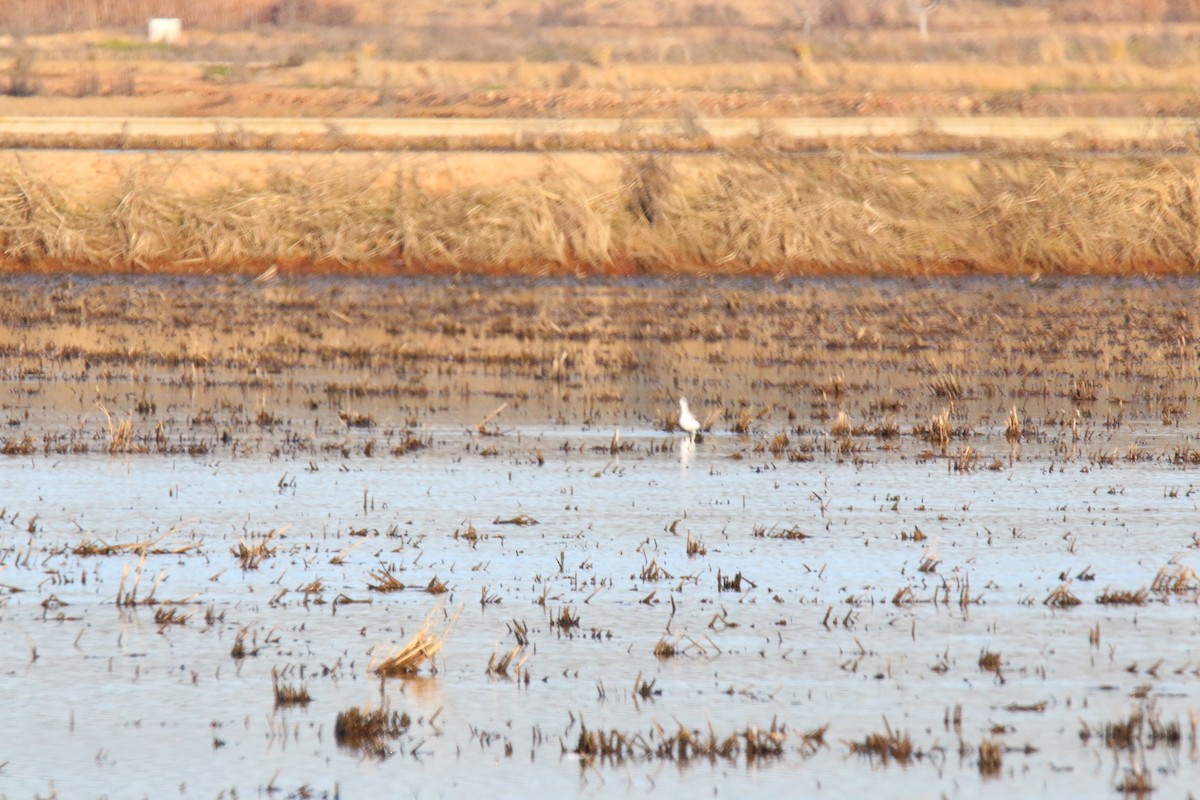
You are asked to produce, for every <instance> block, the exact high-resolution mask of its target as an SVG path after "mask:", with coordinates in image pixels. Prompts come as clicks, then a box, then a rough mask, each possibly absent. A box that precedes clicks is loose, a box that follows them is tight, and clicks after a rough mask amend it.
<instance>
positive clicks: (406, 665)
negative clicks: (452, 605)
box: [368, 609, 461, 678]
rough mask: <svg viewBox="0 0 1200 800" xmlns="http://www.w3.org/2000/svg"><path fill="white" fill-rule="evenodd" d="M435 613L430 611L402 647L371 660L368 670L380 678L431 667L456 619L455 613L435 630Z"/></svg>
mask: <svg viewBox="0 0 1200 800" xmlns="http://www.w3.org/2000/svg"><path fill="white" fill-rule="evenodd" d="M460 611H461V609H460ZM436 613H437V612H436V611H434V612H431V613H430V615H429V616H428V617H426V618H425V622H424V623H423V624H422V625H421V627H420V629H419V630H417V632H416V633H414V634H413V635H412V637H410V638H409V640H408V642H406V643H405V644H404V646H403V647H400V648H399V649H396V650H394V651H393V652H392V653H391V654H389V655H387V656H385V657H384V658H381V659H379V660H377V661H373V662H372V663H371V665H370V666H369V667H368V670H369V671H370V672H372V673H374V674H376V675H379V676H380V677H382V678H410V677H412V676H414V675H416V674H417V673H418V672H419V671H420V669H421V667H422V666H424V665H425V664H429V665H430V666H431V668H432V667H433V664H434V657H435V656H437V654H438V653H439V652H440V651H441V649H442V643H443V642H444V641H445V639H446V637H447V636H448V635H449V634H450V630H451V629H452V628H453V627H454V623H455V622H456V621H457V620H458V614H457V613H456V614H455V615H454V616H453V617H451V618H450V619H449V620H448V621H447V623H446V626H445V627H444V628H443V629H442V630H441V631H435V630H434V629H433V628H434V626H433V616H434V614H436Z"/></svg>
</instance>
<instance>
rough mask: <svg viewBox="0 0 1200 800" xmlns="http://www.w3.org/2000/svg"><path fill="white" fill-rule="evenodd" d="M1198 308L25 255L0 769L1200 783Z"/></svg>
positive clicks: (6, 789) (509, 782)
mask: <svg viewBox="0 0 1200 800" xmlns="http://www.w3.org/2000/svg"><path fill="white" fill-rule="evenodd" d="M1198 298H1200V282H1196V281H1190V280H1176V281H1160V282H1138V281H1100V280H1091V281H1085V280H1079V281H1062V282H1056V281H1053V280H1050V279H1045V280H1042V281H1037V282H1033V283H1030V282H1029V281H1016V280H977V281H975V280H964V281H955V282H923V281H908V280H894V281H878V280H877V281H833V280H826V281H821V280H812V281H795V282H784V283H771V282H739V283H732V282H731V283H722V282H712V281H700V280H696V281H683V282H678V281H677V282H670V283H665V282H664V283H659V282H646V283H634V282H623V283H612V284H591V285H584V284H575V283H572V282H567V281H557V282H545V283H534V282H529V281H524V282H504V281H472V280H460V281H455V280H449V279H445V280H432V279H431V280H419V281H418V280H412V281H405V280H399V279H396V280H383V279H372V280H359V281H355V280H342V279H339V280H338V281H336V282H334V281H329V282H325V281H321V280H296V279H282V280H281V279H264V280H262V281H252V280H240V279H237V280H235V279H217V278H211V279H209V278H184V279H176V278H172V279H163V278H128V279H116V278H94V279H93V278H87V279H78V278H69V277H52V278H51V277H33V276H30V277H19V278H6V279H5V280H4V281H3V282H0V319H2V320H3V326H2V327H0V375H2V376H3V380H2V383H0V424H2V425H3V430H2V432H0V452H2V453H3V455H2V456H0V506H2V510H0V624H2V625H3V630H4V632H5V634H6V636H5V639H6V642H7V646H6V647H5V648H4V649H3V651H0V671H2V675H3V681H2V683H0V686H2V688H0V697H2V698H3V701H4V703H3V705H4V708H5V714H4V717H5V722H6V729H5V734H4V736H3V737H0V796H2V797H5V798H32V797H35V796H39V797H49V796H61V797H102V796H107V797H167V796H170V797H189V798H190V797H197V798H216V797H226V798H232V797H242V798H245V797H363V796H381V795H384V794H387V795H389V796H404V797H407V796H412V797H441V796H465V795H467V794H472V795H474V794H483V793H487V794H490V795H499V796H516V795H524V794H527V793H528V792H538V793H539V794H541V795H544V796H555V797H558V796H580V797H609V796H625V795H629V794H635V795H645V794H648V793H650V792H654V793H655V796H662V797H694V796H700V795H704V796H708V795H715V796H728V795H730V794H731V793H734V792H737V791H743V790H744V788H745V787H746V786H748V785H749V786H753V787H754V790H755V791H756V792H759V793H761V794H763V795H764V796H798V795H801V794H803V795H805V796H821V795H825V796H830V797H840V796H865V795H866V794H868V793H870V794H871V795H872V796H877V797H885V798H886V797H895V798H907V797H918V796H919V797H934V796H945V797H962V798H1007V797H1011V796H1040V797H1068V796H1070V797H1075V796H1089V797H1105V796H1120V795H1121V794H1122V793H1124V794H1126V795H1133V796H1144V797H1155V798H1183V797H1189V796H1191V795H1190V792H1192V791H1194V787H1195V785H1196V776H1197V775H1198V774H1200V750H1198V748H1200V742H1198V741H1197V732H1196V725H1197V717H1196V714H1197V710H1198V709H1200V615H1198V614H1197V599H1198V598H1200V576H1198V575H1197V573H1196V572H1195V569H1196V565H1197V562H1198V560H1200V559H1198V555H1197V552H1196V551H1197V549H1198V548H1200V515H1198V514H1197V499H1198V498H1200V494H1198V492H1200V474H1198V472H1197V470H1198V469H1200V467H1198V466H1197V465H1200V444H1198V443H1197V435H1198V434H1200V424H1198V421H1200V415H1198V412H1200V408H1198V406H1197V404H1198V402H1200V361H1198V358H1200V350H1198V347H1197V341H1198V340H1200V320H1198V319H1197V315H1196V310H1195V309H1196V301H1197V299H1198ZM681 396H684V397H687V398H688V400H689V401H690V403H691V406H692V409H693V410H694V411H695V413H696V416H697V417H698V418H699V420H700V421H701V423H702V425H703V429H702V432H701V434H700V435H699V436H698V437H697V440H696V441H694V442H693V441H691V439H690V438H689V437H688V436H687V435H686V434H684V433H683V432H682V431H680V430H679V429H678V425H677V423H678V409H679V404H678V402H679V398H680V397H681Z"/></svg>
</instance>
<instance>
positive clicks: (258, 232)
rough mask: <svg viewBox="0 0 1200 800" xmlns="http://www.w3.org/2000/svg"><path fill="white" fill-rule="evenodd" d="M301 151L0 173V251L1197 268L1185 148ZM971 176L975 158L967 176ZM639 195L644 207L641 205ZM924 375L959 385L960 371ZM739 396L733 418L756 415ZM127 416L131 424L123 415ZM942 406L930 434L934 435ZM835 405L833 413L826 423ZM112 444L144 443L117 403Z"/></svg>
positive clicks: (402, 260) (350, 261)
mask: <svg viewBox="0 0 1200 800" xmlns="http://www.w3.org/2000/svg"><path fill="white" fill-rule="evenodd" d="M380 177H381V176H380V174H373V173H369V172H367V173H364V172H362V171H357V172H354V173H351V172H348V171H338V170H336V169H328V170H310V171H307V172H300V173H287V174H284V173H279V174H276V175H273V176H272V177H271V178H270V179H269V180H268V181H267V183H266V184H265V185H263V186H258V187H256V186H250V185H237V184H234V185H230V186H227V187H226V188H223V189H220V190H216V191H213V192H211V193H207V194H203V193H201V194H196V195H189V194H185V193H182V192H179V191H172V190H169V189H168V188H166V185H165V183H164V182H163V181H162V180H161V176H156V175H155V174H153V173H152V172H139V171H131V172H129V173H127V174H126V175H124V176H123V177H122V178H121V180H120V181H119V186H118V188H117V190H116V191H115V192H114V194H113V195H112V196H109V197H107V198H100V199H97V200H94V201H93V202H91V203H87V204H84V203H80V202H76V201H68V200H67V199H66V198H65V197H64V196H63V195H62V193H61V192H59V191H58V190H57V189H56V188H55V187H54V185H53V184H51V183H49V182H47V181H44V180H40V179H38V178H35V177H33V176H31V175H29V174H24V173H20V172H16V173H14V172H9V173H6V174H4V175H0V229H2V230H4V232H5V234H4V236H3V237H2V239H0V261H3V262H4V263H5V264H6V265H7V266H10V267H15V268H20V267H25V268H32V267H35V266H36V267H39V268H45V267H46V266H47V265H54V264H61V265H68V266H72V267H77V268H91V269H111V268H113V267H114V266H123V267H127V268H140V269H163V270H183V271H195V270H201V269H211V268H216V269H226V270H255V271H256V274H257V271H261V270H262V269H263V268H264V267H266V266H269V265H272V264H275V265H279V267H280V269H298V268H301V267H303V266H304V265H314V266H319V267H321V268H324V269H335V270H346V269H355V270H371V269H376V270H378V269H388V270H394V269H397V268H400V269H405V270H410V271H418V272H429V271H460V270H467V271H482V272H494V273H525V274H528V273H538V274H541V273H545V272H556V273H560V274H574V273H579V272H583V273H593V274H610V273H623V274H628V273H630V272H646V271H649V272H655V273H673V272H677V271H680V270H686V271H695V270H699V271H712V270H718V269H719V271H721V272H722V273H731V272H732V273H748V272H751V273H769V274H827V273H834V272H851V273H869V274H928V273H931V272H934V273H958V272H964V271H965V272H988V273H1006V274H1032V273H1039V272H1041V273H1047V272H1061V273H1091V274H1121V273H1128V272H1153V273H1164V272H1172V273H1174V272H1191V271H1193V270H1194V265H1195V264H1196V263H1200V251H1198V250H1197V246H1196V244H1195V241H1194V237H1193V231H1194V227H1195V225H1196V221H1197V219H1200V205H1197V203H1200V200H1196V201H1194V200H1193V198H1200V170H1196V169H1192V168H1190V167H1189V166H1188V165H1187V164H1186V163H1184V162H1167V161H1161V162H1147V161H1132V160H1130V161H1122V162H1119V163H1115V164H1105V165H1096V164H1091V163H1088V162H1083V161H1076V162H1071V161H1070V160H1069V159H1067V160H1066V162H1065V163H1063V162H1057V163H1056V162H1050V161H1048V160H1037V159H1031V160H1029V161H1025V162H1021V163H1016V164H1013V163H1007V162H999V161H989V160H983V161H981V162H979V164H978V168H977V169H974V170H972V171H971V172H970V173H969V175H954V174H953V172H952V171H951V170H948V169H947V168H944V167H934V168H929V167H922V168H916V167H913V166H912V165H910V164H906V163H903V162H897V161H893V160H890V159H887V158H882V157H874V156H840V157H826V158H814V159H805V160H804V162H803V164H802V165H800V164H797V163H794V162H792V161H789V160H785V159H779V158H773V157H770V156H762V155H744V156H741V157H735V158H730V159H727V160H725V161H722V162H721V163H720V165H719V166H712V167H709V168H707V169H704V170H700V171H698V172H696V174H694V175H690V177H688V178H686V179H684V178H682V177H681V178H678V179H675V180H674V181H673V182H671V183H670V184H669V185H667V186H657V188H656V189H655V194H654V197H655V200H654V209H655V210H654V211H653V212H652V216H653V217H654V221H653V222H651V221H649V220H648V219H647V218H646V214H647V212H646V210H645V209H643V208H642V207H641V206H642V205H645V204H646V203H648V202H649V201H648V200H646V199H645V198H644V197H641V195H642V194H644V192H645V189H644V187H642V188H639V186H640V185H637V184H630V185H625V186H622V187H620V188H618V189H615V190H609V189H598V188H595V187H593V186H592V185H591V184H589V183H587V182H584V181H583V180H582V179H581V178H579V177H578V176H574V175H572V174H571V173H569V172H568V171H567V170H565V169H556V168H551V169H548V170H547V171H545V172H544V174H543V176H542V177H541V179H540V181H538V182H535V183H522V184H519V185H513V186H509V187H505V188H497V189H487V188H477V187H476V188H472V187H462V188H458V189H450V190H446V191H438V192H435V191H433V190H431V189H429V188H425V187H424V186H423V185H422V184H420V183H419V182H417V181H416V180H413V179H412V178H411V177H409V178H404V177H399V178H394V179H392V181H391V182H390V183H388V182H387V181H383V183H381V182H380ZM964 178H966V179H965V180H964ZM632 209H636V210H632ZM931 391H932V392H933V393H934V394H935V395H936V396H938V397H942V398H945V399H948V400H955V399H958V398H959V397H961V395H962V393H963V392H964V391H965V388H964V387H963V386H961V384H960V381H959V378H958V376H957V375H955V374H953V373H945V374H942V375H939V376H936V377H935V378H934V380H933V382H932V383H931ZM756 417H757V414H756V413H755V412H754V410H753V409H752V408H750V407H746V408H744V409H743V410H742V413H741V415H740V416H739V417H738V418H737V419H735V424H734V426H733V427H734V429H735V430H739V429H745V430H748V429H749V426H750V424H751V423H752V422H753V421H754V419H755V418H756ZM126 423H128V425H127V424H126ZM944 423H945V420H938V419H935V422H934V424H933V425H931V428H932V431H931V441H932V442H933V443H934V444H935V446H939V447H945V442H946V439H947V431H946V429H945V425H944ZM843 424H845V423H844V422H843V421H840V420H839V422H837V423H835V428H839V427H840V426H842V425H843ZM111 428H112V437H111V444H110V449H111V450H112V451H113V452H127V451H129V450H130V448H134V447H136V445H135V444H134V442H133V439H132V433H133V432H132V421H131V420H125V421H123V422H117V421H113V422H112V424H111Z"/></svg>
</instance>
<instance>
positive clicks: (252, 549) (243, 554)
mask: <svg viewBox="0 0 1200 800" xmlns="http://www.w3.org/2000/svg"><path fill="white" fill-rule="evenodd" d="M285 530H287V526H284V527H282V528H276V529H274V530H271V531H268V532H267V533H265V534H263V535H262V536H260V537H257V538H256V537H253V536H252V537H250V538H249V539H246V538H243V539H242V540H241V541H239V542H238V543H237V545H236V546H234V547H231V548H230V549H229V552H230V553H232V554H233V555H234V557H235V558H237V559H238V561H240V562H241V565H242V569H243V570H248V569H258V567H259V565H260V564H261V563H262V562H263V561H264V560H266V559H268V558H270V557H271V556H273V555H275V548H273V547H271V542H273V541H274V540H275V539H276V537H278V536H279V535H281V534H282V533H283V532H284V531H285Z"/></svg>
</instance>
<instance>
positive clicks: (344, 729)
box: [333, 706, 412, 758]
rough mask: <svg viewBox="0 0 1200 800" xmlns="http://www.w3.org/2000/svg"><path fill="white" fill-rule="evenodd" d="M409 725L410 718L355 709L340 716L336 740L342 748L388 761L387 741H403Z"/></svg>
mask: <svg viewBox="0 0 1200 800" xmlns="http://www.w3.org/2000/svg"><path fill="white" fill-rule="evenodd" d="M410 725H412V720H411V719H410V718H409V716H408V714H402V713H400V712H399V711H392V712H391V713H388V711H386V710H385V709H382V708H358V707H357V706H354V707H352V708H348V709H346V710H345V711H339V712H338V715H337V720H336V721H335V722H334V726H333V736H334V738H335V739H336V740H337V743H338V746H340V747H345V748H348V749H351V750H358V751H359V752H361V753H363V754H365V755H369V756H373V757H375V758H386V757H387V756H388V755H389V754H390V752H389V750H388V746H387V743H388V741H389V740H391V739H398V738H400V736H401V735H402V734H403V733H404V732H405V731H406V730H408V728H409V726H410Z"/></svg>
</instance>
